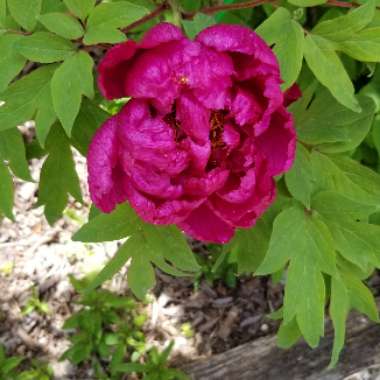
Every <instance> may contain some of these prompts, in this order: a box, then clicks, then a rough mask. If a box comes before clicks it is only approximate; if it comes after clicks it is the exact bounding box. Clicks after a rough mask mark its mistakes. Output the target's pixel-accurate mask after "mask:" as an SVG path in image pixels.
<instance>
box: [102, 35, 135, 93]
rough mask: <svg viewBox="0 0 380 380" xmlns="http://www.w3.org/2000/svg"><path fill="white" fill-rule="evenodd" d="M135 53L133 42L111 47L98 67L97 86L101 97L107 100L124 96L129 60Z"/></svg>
mask: <svg viewBox="0 0 380 380" xmlns="http://www.w3.org/2000/svg"><path fill="white" fill-rule="evenodd" d="M136 51H137V45H136V43H135V42H134V41H127V42H124V43H122V44H119V45H115V46H114V47H112V48H111V49H110V50H108V51H107V53H106V55H105V56H104V58H103V59H102V60H101V61H100V64H99V66H98V71H99V76H98V86H99V88H100V91H101V92H102V94H103V96H104V97H106V98H107V99H115V98H122V97H124V96H126V94H125V92H124V80H125V76H126V73H127V71H128V66H129V64H130V60H131V59H132V57H133V56H134V55H135V53H136Z"/></svg>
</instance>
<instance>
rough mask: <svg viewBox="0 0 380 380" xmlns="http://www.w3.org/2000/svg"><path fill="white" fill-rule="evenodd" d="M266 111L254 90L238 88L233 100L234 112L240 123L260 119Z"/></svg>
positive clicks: (254, 121) (248, 122) (253, 121)
mask: <svg viewBox="0 0 380 380" xmlns="http://www.w3.org/2000/svg"><path fill="white" fill-rule="evenodd" d="M263 112H264V109H263V104H261V102H260V101H259V100H258V98H257V97H255V95H254V92H253V91H252V92H251V91H248V90H246V89H244V88H241V87H240V88H238V90H237V93H236V95H235V97H234V99H233V102H232V113H233V115H234V116H235V120H236V123H238V124H239V125H242V126H243V125H245V124H252V123H256V122H257V121H259V119H260V117H261V115H262V113H263Z"/></svg>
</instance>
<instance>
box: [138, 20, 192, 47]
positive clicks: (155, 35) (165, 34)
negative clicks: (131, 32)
mask: <svg viewBox="0 0 380 380" xmlns="http://www.w3.org/2000/svg"><path fill="white" fill-rule="evenodd" d="M183 38H185V36H184V35H183V33H182V31H181V29H180V28H178V26H175V25H173V24H170V23H168V22H161V23H160V24H157V25H156V26H154V27H153V28H151V29H149V31H148V32H146V33H145V35H144V37H143V39H142V41H141V43H140V45H139V46H140V47H142V48H144V49H149V48H153V47H156V46H158V45H161V44H163V43H166V42H170V41H178V40H181V39H183Z"/></svg>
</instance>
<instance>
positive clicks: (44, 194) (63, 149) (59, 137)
mask: <svg viewBox="0 0 380 380" xmlns="http://www.w3.org/2000/svg"><path fill="white" fill-rule="evenodd" d="M46 149H47V151H48V152H49V156H48V158H47V159H46V161H45V162H44V165H43V167H42V170H41V177H40V186H39V193H38V204H39V205H44V206H45V216H46V219H47V220H48V222H49V223H50V224H53V223H55V222H56V221H57V220H58V219H59V218H60V217H61V215H62V212H63V210H64V208H65V207H66V205H67V201H68V195H69V194H71V195H72V196H73V197H74V198H75V199H76V200H77V201H79V202H81V201H82V196H81V190H80V185H79V178H78V175H77V172H76V170H75V164H74V160H73V156H72V152H71V148H70V143H69V141H68V139H67V137H66V136H65V134H64V132H63V130H62V129H61V128H60V126H59V125H57V124H55V125H54V126H53V128H52V130H51V132H50V134H49V136H48V139H47V143H46Z"/></svg>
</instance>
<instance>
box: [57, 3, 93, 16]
mask: <svg viewBox="0 0 380 380" xmlns="http://www.w3.org/2000/svg"><path fill="white" fill-rule="evenodd" d="M63 2H64V3H65V4H66V6H67V8H68V9H69V10H70V11H71V12H72V13H74V14H75V16H78V17H79V18H80V19H81V20H85V19H86V17H87V16H88V15H89V14H90V12H91V11H92V9H93V8H94V7H95V3H96V0H63Z"/></svg>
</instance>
